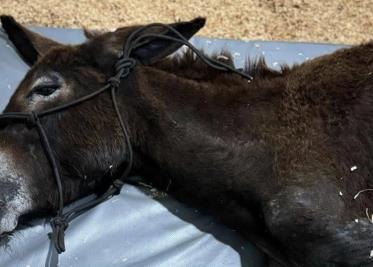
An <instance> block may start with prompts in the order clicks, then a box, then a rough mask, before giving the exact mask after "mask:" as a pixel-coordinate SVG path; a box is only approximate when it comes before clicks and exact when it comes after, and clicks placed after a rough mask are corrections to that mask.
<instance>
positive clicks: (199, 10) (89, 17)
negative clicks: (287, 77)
mask: <svg viewBox="0 0 373 267" xmlns="http://www.w3.org/2000/svg"><path fill="white" fill-rule="evenodd" d="M0 14H11V15H13V16H15V17H16V18H17V19H18V20H19V21H21V22H23V23H28V24H33V25H45V26H59V27H61V26H63V27H82V26H86V27H89V28H98V29H113V28H116V27H119V26H123V25H129V24H143V23H149V22H155V21H157V22H174V21H177V20H187V19H191V18H194V17H196V16H205V17H206V18H207V19H208V21H207V25H206V27H205V28H204V29H203V30H202V31H201V32H200V35H204V36H212V37H224V38H235V39H245V40H248V39H263V40H292V41H312V42H331V43H346V44H356V43H361V42H364V41H368V40H371V39H373V0H313V1H312V0H309V1H305V0H241V1H228V0H211V1H207V0H206V1H201V0H189V1H188V0H184V1H181V0H173V1H165V0H141V1H131V0H82V1H78V0H28V1H27V0H0Z"/></svg>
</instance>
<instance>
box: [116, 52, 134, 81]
mask: <svg viewBox="0 0 373 267" xmlns="http://www.w3.org/2000/svg"><path fill="white" fill-rule="evenodd" d="M135 66H136V60H135V59H134V58H130V57H124V56H121V57H120V58H119V59H118V61H117V62H116V63H115V65H114V68H115V72H116V73H120V72H121V71H123V70H124V71H129V70H131V69H133V68H134V67H135ZM123 74H125V72H123V73H122V75H123ZM125 76H127V75H125ZM125 76H123V77H121V78H124V77H125Z"/></svg>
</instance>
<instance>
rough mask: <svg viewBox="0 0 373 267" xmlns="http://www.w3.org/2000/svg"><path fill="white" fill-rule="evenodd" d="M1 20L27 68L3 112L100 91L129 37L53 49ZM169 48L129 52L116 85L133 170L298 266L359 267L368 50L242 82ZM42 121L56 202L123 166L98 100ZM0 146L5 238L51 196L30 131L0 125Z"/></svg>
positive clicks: (370, 103) (117, 132)
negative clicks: (125, 72)
mask: <svg viewBox="0 0 373 267" xmlns="http://www.w3.org/2000/svg"><path fill="white" fill-rule="evenodd" d="M1 21H2V25H3V27H4V29H5V31H6V32H7V34H8V35H9V38H10V40H11V41H12V42H13V43H14V45H15V47H16V48H17V49H18V51H19V53H20V55H21V56H22V57H23V58H24V60H25V61H26V62H27V63H29V64H30V66H31V69H30V71H29V72H28V73H27V75H26V77H25V78H24V80H23V81H22V82H21V84H20V85H19V87H18V89H17V90H16V92H15V93H14V95H13V96H12V98H11V99H10V102H9V104H8V106H7V108H6V110H5V111H6V112H10V111H32V110H36V111H40V110H44V109H47V108H51V107H53V106H56V105H59V104H62V103H66V102H69V101H71V100H73V99H76V98H78V97H80V96H83V95H86V94H88V93H90V92H93V91H94V90H97V89H98V88H100V87H102V86H103V85H104V84H105V81H106V79H107V78H108V77H110V76H111V75H112V74H113V71H114V70H113V65H114V63H115V62H116V60H117V57H118V54H119V53H120V51H121V48H122V44H123V42H124V41H125V40H126V38H127V37H128V35H129V34H130V33H131V32H132V31H134V30H135V29H137V27H125V28H120V29H118V30H117V31H115V32H109V33H105V34H101V35H98V36H92V35H91V36H90V39H89V40H88V41H87V42H85V43H83V44H82V45H78V46H66V45H61V44H59V43H56V42H54V41H52V40H49V39H46V38H44V37H41V36H39V35H37V34H35V33H32V32H30V31H29V30H27V29H26V28H24V27H22V26H21V25H19V24H18V23H16V22H15V21H14V20H13V19H12V18H10V17H6V16H3V17H2V18H1ZM203 25H204V19H195V20H192V21H190V22H182V23H176V24H172V26H173V27H175V28H176V29H177V30H178V31H179V32H181V33H182V34H183V35H184V36H185V37H186V38H190V37H191V36H192V35H193V34H195V33H196V32H197V31H198V30H199V29H200V28H201V27H202V26H203ZM154 31H157V30H156V29H155V30H154ZM166 34H167V32H166ZM179 46H180V45H176V44H175V43H174V42H168V41H159V40H157V39H152V40H151V41H150V42H147V43H146V44H144V45H143V46H142V47H139V48H138V49H136V50H135V51H134V53H133V54H132V56H133V57H134V58H136V59H137V60H138V62H139V63H138V64H137V66H136V67H135V68H134V69H133V70H132V71H131V74H130V75H129V76H128V77H127V78H126V79H125V80H124V81H123V82H122V84H121V86H120V88H119V89H120V90H119V92H118V101H119V107H120V111H121V114H122V116H123V118H124V119H125V121H126V123H127V124H128V127H129V132H130V139H131V142H132V145H133V149H134V160H135V162H134V169H133V173H134V174H140V175H143V176H144V177H147V178H148V179H149V180H150V181H151V182H152V183H153V184H154V185H156V186H157V187H159V188H160V189H165V188H166V187H167V185H170V186H169V188H168V190H169V192H170V193H171V194H172V195H173V196H175V197H176V198H177V199H179V200H181V201H183V202H186V203H189V204H191V205H197V206H199V207H203V208H205V209H206V210H208V211H209V212H211V213H212V214H214V215H215V216H216V217H218V218H220V219H221V220H222V221H223V222H224V223H226V224H227V225H229V226H231V227H234V228H236V229H237V230H239V231H240V233H242V235H244V236H246V237H248V238H249V239H252V238H253V239H254V241H255V242H259V243H260V240H259V237H258V236H263V237H264V236H265V235H270V236H272V238H273V242H274V243H273V244H275V243H278V244H280V246H282V247H283V248H284V250H285V251H286V254H287V255H288V256H289V257H290V258H291V259H292V261H295V262H297V263H298V264H299V265H301V266H363V265H369V263H370V264H373V260H372V259H371V258H370V254H371V250H373V225H372V224H371V222H370V220H369V219H368V218H367V217H366V214H368V215H369V217H370V216H371V215H370V214H371V211H372V212H373V203H372V202H373V194H370V193H369V191H368V192H367V191H364V192H361V193H360V194H358V195H357V193H358V192H359V191H360V190H364V189H368V188H372V187H373V180H372V179H373V177H372V175H371V174H372V173H373V158H372V155H373V43H372V42H371V43H367V44H364V45H360V46H355V47H352V48H349V49H343V50H340V51H338V52H336V53H334V54H331V55H327V56H323V57H320V58H317V59H314V60H311V61H308V62H306V63H304V64H302V65H299V66H295V67H293V68H291V69H289V68H283V70H282V71H281V72H276V71H273V70H270V69H268V68H267V67H266V66H265V64H264V63H263V62H262V61H260V62H259V63H257V64H251V65H250V66H248V68H247V70H246V71H247V72H248V73H250V74H252V75H253V76H254V79H253V81H252V82H250V83H249V82H248V81H247V80H246V79H243V78H241V77H240V76H238V75H236V74H231V73H223V72H220V71H217V70H214V69H211V68H209V67H207V66H206V65H204V64H203V63H202V62H201V61H200V60H198V59H195V58H193V57H192V56H190V55H187V56H185V57H183V58H179V59H170V58H166V56H167V55H168V54H170V53H172V52H174V51H175V50H176V49H177V48H179ZM140 62H142V63H140ZM149 62H151V64H150V63H149ZM42 123H43V126H44V127H45V129H46V132H47V134H48V137H49V140H50V142H51V145H52V148H53V150H54V154H55V156H56V158H57V160H58V166H59V168H60V171H61V173H62V178H63V188H64V192H65V195H64V199H65V202H71V201H72V200H75V199H77V198H80V197H82V196H84V195H86V194H88V193H92V192H94V191H97V190H100V188H102V187H104V186H105V185H107V184H109V183H110V182H111V180H112V179H113V177H115V176H117V175H118V174H119V173H120V172H121V171H122V170H123V166H125V165H126V162H125V155H126V151H125V150H126V149H125V148H124V147H125V146H124V137H123V133H122V131H121V128H120V125H119V123H118V120H117V119H116V116H115V112H114V110H113V106H112V102H111V99H110V94H109V93H107V94H106V93H105V94H103V95H101V96H100V97H97V98H94V99H92V100H90V101H87V102H84V103H82V104H80V105H77V106H75V107H73V108H70V109H67V110H66V111H63V112H58V113H56V114H53V115H50V116H48V117H45V118H43V119H42ZM0 140H1V141H0V162H1V168H0V172H1V176H0V233H5V232H10V231H12V230H13V229H14V228H15V227H16V225H17V221H18V218H19V216H21V215H24V214H30V213H34V212H38V211H52V210H54V209H55V208H56V205H57V188H56V185H55V180H54V178H53V176H52V173H51V170H50V167H49V164H48V162H47V159H46V156H45V154H44V151H43V149H42V147H41V145H40V142H39V137H38V135H37V133H36V131H35V130H34V129H29V128H27V126H25V125H24V124H10V125H7V126H3V127H2V128H1V131H0ZM110 166H113V167H112V169H111V168H110ZM111 174H112V176H111ZM264 233H266V234H264ZM266 239H267V237H266ZM258 240H259V241H258ZM267 240H268V239H267ZM267 242H268V241H267ZM263 244H265V243H262V245H263Z"/></svg>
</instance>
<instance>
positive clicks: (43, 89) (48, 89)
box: [28, 84, 60, 97]
mask: <svg viewBox="0 0 373 267" xmlns="http://www.w3.org/2000/svg"><path fill="white" fill-rule="evenodd" d="M59 88H60V85H58V84H41V85H38V86H36V87H34V88H33V89H32V90H31V92H30V93H29V94H28V97H30V96H32V95H41V96H49V95H51V94H53V93H54V92H55V91H56V90H58V89H59Z"/></svg>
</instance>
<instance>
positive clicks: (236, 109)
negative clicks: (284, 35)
mask: <svg viewBox="0 0 373 267" xmlns="http://www.w3.org/2000/svg"><path fill="white" fill-rule="evenodd" d="M226 75H228V74H226ZM237 79H240V78H238V77H235V80H233V79H232V77H229V76H226V80H227V81H228V82H229V83H230V84H231V86H229V85H228V84H224V83H222V82H221V81H219V79H217V80H216V81H213V80H210V81H208V82H202V81H199V82H197V81H195V80H190V79H186V78H183V77H180V76H177V75H175V74H172V73H167V72H165V71H163V70H159V69H155V68H151V67H142V68H139V69H138V70H137V72H136V80H137V82H138V91H139V94H140V95H138V97H137V98H138V99H137V100H138V101H140V102H139V103H137V104H136V107H135V110H134V112H136V113H137V116H138V114H143V116H138V120H139V121H138V122H133V126H132V127H131V128H133V129H139V125H143V126H142V128H144V127H145V128H146V130H145V131H144V129H142V132H141V133H136V138H135V139H136V140H137V144H135V146H136V149H138V151H139V153H140V154H142V155H145V156H146V158H147V159H149V160H150V161H151V162H152V165H153V166H156V169H157V171H158V173H157V174H155V173H154V174H153V176H155V175H159V176H160V177H162V178H163V179H166V180H168V181H167V182H166V184H167V185H168V188H167V189H170V190H172V189H175V190H180V189H181V188H182V191H183V192H181V193H180V192H179V194H183V193H185V194H188V192H189V191H195V190H196V188H195V186H196V185H197V184H199V185H204V186H205V187H206V188H204V189H201V190H202V191H203V190H209V191H211V190H213V191H214V192H215V193H216V194H221V193H222V192H229V191H234V190H236V189H237V188H238V187H240V190H242V179H245V180H247V181H248V182H250V183H251V185H250V186H249V185H248V188H247V189H246V190H247V191H251V190H253V188H254V186H255V184H256V183H258V184H259V181H261V180H262V179H266V180H267V179H268V178H269V176H271V175H272V173H271V170H272V169H273V168H272V166H271V165H272V151H271V150H270V149H269V146H268V145H267V144H266V143H265V141H264V140H263V139H262V137H261V136H258V135H257V132H260V131H258V128H263V127H266V125H265V124H269V123H271V122H272V121H273V119H272V120H271V119H270V117H273V116H271V113H272V112H275V110H274V109H273V107H274V106H275V105H274V104H273V103H274V101H273V97H276V96H277V95H278V88H275V87H273V88H270V86H267V87H268V88H262V89H261V90H255V87H256V86H257V85H255V83H254V84H253V85H249V84H248V82H247V80H245V79H240V82H238V80H237ZM232 84H233V85H232ZM268 84H269V83H268ZM271 84H277V87H281V85H280V84H279V82H277V83H271ZM258 92H260V93H258ZM269 95H273V97H268V96H269ZM269 103H271V104H269ZM254 129H256V130H255V131H254ZM142 168H144V169H146V168H147V166H142ZM150 178H153V177H150ZM201 181H204V182H201ZM240 181H241V182H240ZM154 182H155V183H156V184H157V183H158V182H159V181H154ZM170 184H171V187H170V186H169V185H170ZM261 184H265V183H263V181H261ZM163 189H165V188H163ZM202 191H201V195H203V194H202ZM209 194H211V192H209Z"/></svg>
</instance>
